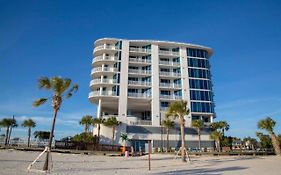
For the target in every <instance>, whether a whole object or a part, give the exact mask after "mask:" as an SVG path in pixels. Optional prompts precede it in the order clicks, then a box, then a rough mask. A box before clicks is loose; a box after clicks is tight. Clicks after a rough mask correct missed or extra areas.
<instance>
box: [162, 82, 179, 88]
mask: <svg viewBox="0 0 281 175" xmlns="http://www.w3.org/2000/svg"><path fill="white" fill-rule="evenodd" d="M159 86H160V87H166V88H181V84H175V83H160V84H159Z"/></svg>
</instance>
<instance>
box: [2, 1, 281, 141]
mask: <svg viewBox="0 0 281 175" xmlns="http://www.w3.org/2000/svg"><path fill="white" fill-rule="evenodd" d="M280 9H281V2H280V1H271V0H267V1H260V0H255V1H254V0H253V1H246V0H240V1H239V0H232V1H225V0H221V1H219V0H217V1H207V0H205V1H203V0H196V1H191V0H190V1H176V0H173V1H135V2H133V1H122V0H121V1H109V0H107V1H71V0H67V1H11V0H7V1H6V0H4V1H3V0H0V60H1V64H0V67H1V69H0V80H1V85H0V119H1V118H4V117H10V116H12V115H15V116H16V119H18V120H19V121H20V122H21V121H22V120H23V119H25V118H29V117H31V118H33V119H34V120H36V121H37V128H36V129H35V130H49V129H50V125H51V117H52V113H51V106H50V104H48V105H45V106H42V107H40V108H33V107H32V106H31V104H32V101H33V100H34V99H36V98H37V97H44V96H46V95H47V93H46V92H42V91H41V90H38V89H37V84H36V83H37V82H36V81H37V79H38V78H39V77H40V76H55V75H59V76H62V77H70V78H71V79H72V80H73V81H74V82H77V83H78V84H79V85H80V89H79V91H78V93H77V94H75V95H74V96H73V97H72V98H71V99H69V100H67V101H64V102H63V105H62V108H61V110H60V112H59V115H58V120H57V124H56V133H55V134H56V137H57V138H59V137H63V136H68V135H74V134H75V133H78V132H81V131H82V130H83V127H82V126H80V125H79V124H78V121H79V120H80V119H81V117H82V116H83V115H86V114H91V115H95V113H96V107H95V106H94V105H92V104H90V102H89V101H88V98H87V97H88V93H89V81H90V71H91V61H92V49H93V43H94V41H95V40H96V39H98V38H102V37H116V38H127V39H157V40H170V41H180V42H190V43H194V44H201V45H206V46H209V47H211V48H213V50H214V55H213V56H212V58H211V64H212V75H213V83H214V93H215V103H216V113H217V120H227V121H228V122H229V123H230V126H231V129H230V130H229V131H228V133H227V134H229V135H232V136H238V137H244V136H255V132H256V131H257V121H258V120H259V119H261V118H263V117H265V116H272V117H273V118H274V119H275V120H276V121H277V127H276V132H279V133H281V93H280V87H281V52H280V51H281V22H280V21H281V10H280ZM26 132H27V131H26V129H24V128H21V127H19V128H16V129H15V132H14V136H23V137H25V135H26ZM3 133H4V129H2V130H1V134H3Z"/></svg>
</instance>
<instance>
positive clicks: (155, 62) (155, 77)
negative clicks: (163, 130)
mask: <svg viewBox="0 0 281 175" xmlns="http://www.w3.org/2000/svg"><path fill="white" fill-rule="evenodd" d="M158 50H159V49H158V45H156V44H152V46H151V67H152V77H151V80H152V83H151V85H152V101H151V114H152V125H153V126H160V101H159V55H158V54H159V51H158Z"/></svg>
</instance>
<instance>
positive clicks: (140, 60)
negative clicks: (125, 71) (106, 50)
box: [129, 58, 151, 63]
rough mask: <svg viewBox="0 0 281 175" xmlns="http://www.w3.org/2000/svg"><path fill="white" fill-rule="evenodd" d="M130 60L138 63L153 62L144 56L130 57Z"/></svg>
mask: <svg viewBox="0 0 281 175" xmlns="http://www.w3.org/2000/svg"><path fill="white" fill-rule="evenodd" d="M129 61H130V62H137V63H151V60H150V59H142V58H129Z"/></svg>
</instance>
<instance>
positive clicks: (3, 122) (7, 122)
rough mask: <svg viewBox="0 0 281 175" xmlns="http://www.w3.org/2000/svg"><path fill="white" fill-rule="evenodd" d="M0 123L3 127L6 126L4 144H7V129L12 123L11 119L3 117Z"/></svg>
mask: <svg viewBox="0 0 281 175" xmlns="http://www.w3.org/2000/svg"><path fill="white" fill-rule="evenodd" d="M0 125H1V126H2V127H3V128H6V135H5V145H8V143H9V141H8V139H9V130H10V127H11V126H12V125H13V121H12V119H10V118H3V119H2V120H1V121H0Z"/></svg>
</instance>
